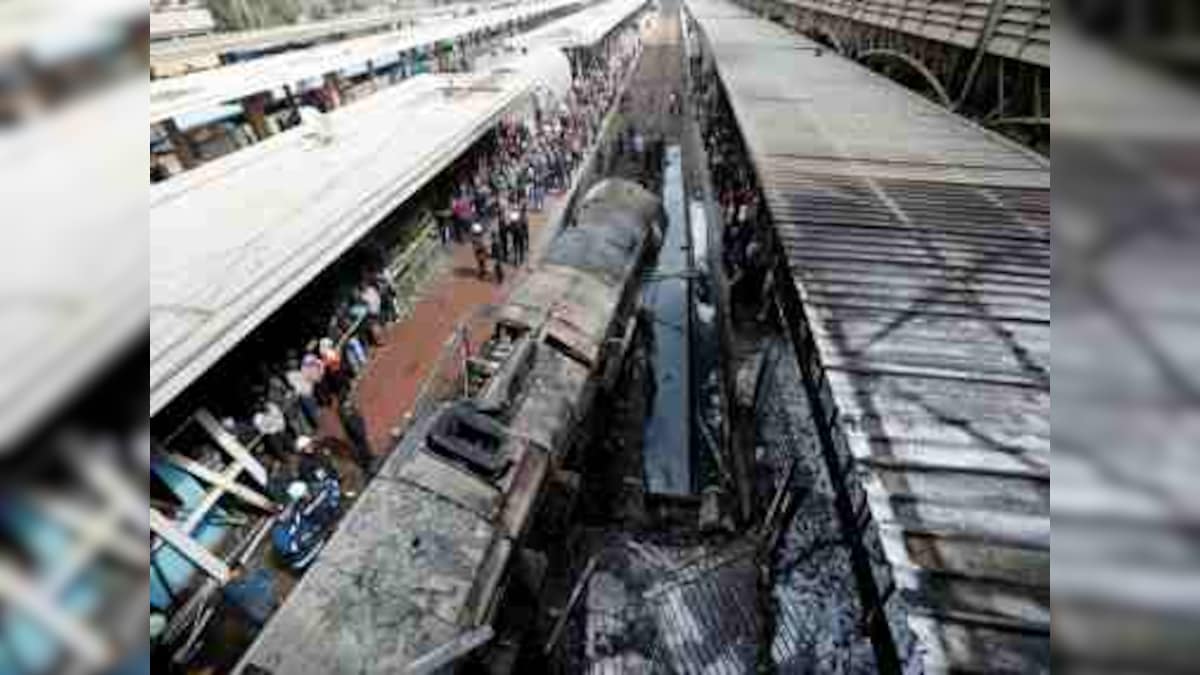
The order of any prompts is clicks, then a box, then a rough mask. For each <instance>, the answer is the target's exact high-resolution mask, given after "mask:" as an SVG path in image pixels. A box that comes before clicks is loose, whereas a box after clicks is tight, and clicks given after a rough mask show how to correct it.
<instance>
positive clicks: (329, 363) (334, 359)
mask: <svg viewBox="0 0 1200 675" xmlns="http://www.w3.org/2000/svg"><path fill="white" fill-rule="evenodd" d="M398 314H399V312H398V306H397V292H396V289H395V287H394V285H393V283H392V281H391V279H390V278H389V277H388V275H387V274H386V273H385V271H384V269H383V265H382V261H381V260H377V261H375V262H373V263H371V264H369V265H368V266H366V267H364V268H363V270H362V275H361V277H360V278H359V280H358V283H356V284H355V285H353V286H352V287H349V288H347V289H345V290H344V291H343V292H342V294H341V296H340V297H339V298H338V299H337V301H336V302H335V303H334V304H333V307H332V310H331V311H330V313H329V314H328V315H327V316H326V317H325V318H324V319H323V320H317V319H312V318H311V317H310V320H312V321H315V324H314V323H310V324H309V325H310V326H312V325H315V326H316V328H314V329H313V330H312V333H311V335H310V336H309V337H308V338H307V339H306V340H304V341H303V342H302V343H297V344H296V345H295V346H294V347H293V348H292V349H290V350H288V351H287V352H286V353H285V355H284V357H283V359H282V360H279V361H276V362H274V363H262V364H259V367H258V372H257V373H256V376H255V377H254V379H253V381H252V383H251V384H250V386H249V392H250V400H249V402H248V408H249V410H248V411H247V413H246V414H245V415H238V416H227V417H225V418H224V420H223V422H224V424H225V426H226V427H227V428H228V429H229V430H230V431H231V432H233V433H234V434H235V435H236V436H238V437H239V438H240V439H241V440H242V441H243V442H245V443H247V444H248V445H250V444H253V443H254V442H255V441H256V439H258V441H257V442H258V443H260V445H259V446H258V447H259V450H260V455H261V456H263V458H264V459H265V460H266V464H267V465H268V470H269V471H270V473H271V476H272V481H271V482H272V485H273V486H275V488H277V489H273V490H272V492H273V494H272V496H273V497H274V498H277V499H279V500H280V501H281V502H282V503H286V502H287V501H288V500H287V496H286V494H284V492H283V487H284V486H286V485H287V484H288V482H289V481H290V479H291V478H294V477H295V475H297V474H299V473H301V468H302V466H301V465H303V464H304V462H305V461H306V456H307V455H311V454H313V453H325V454H328V453H331V452H340V451H343V450H348V452H349V454H350V455H351V457H352V458H353V459H354V461H355V462H356V463H357V464H358V466H359V467H360V468H361V469H362V470H363V471H364V473H366V474H370V473H372V472H373V470H374V466H375V454H374V452H373V450H372V448H371V444H370V436H369V433H368V431H367V426H366V422H365V420H364V419H363V416H362V414H361V412H360V411H359V409H358V406H357V403H356V401H355V396H354V395H353V388H354V383H355V381H356V379H357V378H358V377H360V376H361V375H362V373H363V372H364V371H365V369H366V366H367V359H368V357H369V355H370V353H371V352H372V350H374V349H375V348H376V347H378V346H379V345H380V344H382V341H383V334H384V330H383V329H384V326H385V325H387V324H388V323H390V322H392V321H395V320H396V319H397V317H398ZM326 408H333V409H334V410H335V411H336V413H337V417H338V419H339V420H340V422H341V425H342V430H343V432H344V435H345V438H346V439H347V441H348V446H349V447H348V448H335V447H328V446H329V444H330V443H332V441H331V439H329V438H328V437H325V436H322V435H321V434H320V432H319V429H320V424H321V415H322V410H323V409H326ZM314 439H315V440H314Z"/></svg>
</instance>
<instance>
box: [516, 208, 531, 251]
mask: <svg viewBox="0 0 1200 675" xmlns="http://www.w3.org/2000/svg"><path fill="white" fill-rule="evenodd" d="M526 207H527V205H526V204H524V203H523V204H521V210H520V211H519V212H518V216H517V224H516V228H515V232H516V241H517V264H518V265H524V264H525V262H526V260H527V258H528V256H529V210H528V208H526Z"/></svg>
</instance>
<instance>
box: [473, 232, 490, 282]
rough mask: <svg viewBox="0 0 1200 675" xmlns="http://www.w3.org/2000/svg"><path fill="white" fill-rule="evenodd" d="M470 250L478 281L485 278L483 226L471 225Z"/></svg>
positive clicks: (485, 254) (485, 258)
mask: <svg viewBox="0 0 1200 675" xmlns="http://www.w3.org/2000/svg"><path fill="white" fill-rule="evenodd" d="M471 249H472V250H473V251H474V253H475V267H476V270H477V273H478V276H479V278H480V279H483V278H484V277H486V276H487V248H486V247H485V246H484V244H483V226H482V225H480V224H479V223H475V224H473V225H471Z"/></svg>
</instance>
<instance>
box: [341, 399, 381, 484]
mask: <svg viewBox="0 0 1200 675" xmlns="http://www.w3.org/2000/svg"><path fill="white" fill-rule="evenodd" d="M338 419H339V420H341V422H342V429H343V430H344V431H345V432H346V438H347V439H348V440H349V441H350V449H351V450H352V451H353V452H354V462H355V463H356V464H358V466H359V468H360V469H362V472H363V475H364V476H373V475H375V453H374V452H373V451H372V450H371V440H370V434H368V433H367V421H366V420H365V419H363V416H362V413H361V412H359V409H358V404H357V403H355V402H354V397H353V396H347V397H345V398H343V399H342V400H341V401H340V402H339V403H338Z"/></svg>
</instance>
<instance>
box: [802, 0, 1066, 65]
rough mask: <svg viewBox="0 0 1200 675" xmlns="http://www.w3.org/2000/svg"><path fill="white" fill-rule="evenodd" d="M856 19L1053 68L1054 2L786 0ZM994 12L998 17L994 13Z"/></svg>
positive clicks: (831, 18)
mask: <svg viewBox="0 0 1200 675" xmlns="http://www.w3.org/2000/svg"><path fill="white" fill-rule="evenodd" d="M781 2H782V3H783V4H786V5H793V6H795V7H798V8H802V9H807V10H811V11H813V12H817V13H818V14H820V15H823V16H825V17H828V19H827V20H829V21H831V22H832V21H839V20H840V21H853V22H855V23H859V24H865V25H866V26H871V27H878V28H884V29H886V30H896V31H900V32H902V33H907V34H909V35H917V36H920V37H923V38H926V39H929V40H937V41H939V42H947V43H950V44H953V45H957V46H959V47H962V48H964V49H971V50H973V49H975V48H976V47H977V46H979V45H980V44H982V46H983V48H984V49H986V50H987V52H988V53H989V54H995V55H997V56H1003V57H1007V58H1012V59H1019V60H1021V61H1025V62H1027V63H1034V64H1037V65H1040V66H1045V67H1047V68H1049V67H1050V0H1019V1H1014V0H959V1H958V2H944V1H940V0H781ZM993 13H994V16H993Z"/></svg>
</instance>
